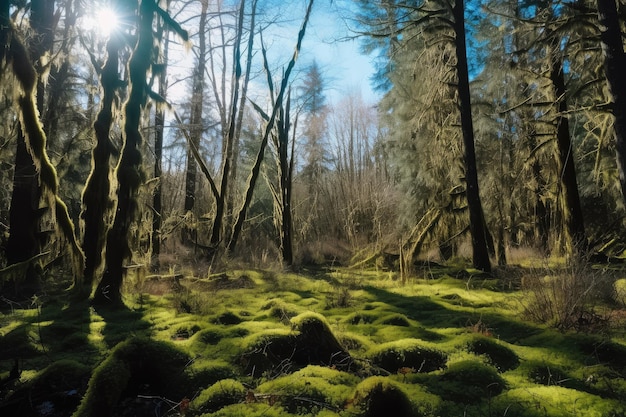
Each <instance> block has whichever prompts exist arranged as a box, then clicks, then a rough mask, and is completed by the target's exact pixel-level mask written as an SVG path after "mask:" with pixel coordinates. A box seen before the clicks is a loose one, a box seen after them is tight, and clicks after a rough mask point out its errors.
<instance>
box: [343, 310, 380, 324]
mask: <svg viewBox="0 0 626 417" xmlns="http://www.w3.org/2000/svg"><path fill="white" fill-rule="evenodd" d="M376 318H377V316H376V314H372V313H364V312H358V313H352V314H350V315H348V316H347V317H346V318H345V319H344V321H345V322H346V323H349V324H368V323H373V322H374V321H376Z"/></svg>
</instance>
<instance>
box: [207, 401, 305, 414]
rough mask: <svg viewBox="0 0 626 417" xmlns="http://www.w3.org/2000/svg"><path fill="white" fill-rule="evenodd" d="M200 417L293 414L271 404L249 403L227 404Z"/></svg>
mask: <svg viewBox="0 0 626 417" xmlns="http://www.w3.org/2000/svg"><path fill="white" fill-rule="evenodd" d="M202 417H293V414H289V413H288V412H286V411H285V410H283V409H282V408H281V407H277V406H276V405H273V404H272V405H270V404H267V403H250V404H234V405H229V406H226V407H224V408H222V409H221V410H218V411H216V412H215V413H211V414H203V415H202Z"/></svg>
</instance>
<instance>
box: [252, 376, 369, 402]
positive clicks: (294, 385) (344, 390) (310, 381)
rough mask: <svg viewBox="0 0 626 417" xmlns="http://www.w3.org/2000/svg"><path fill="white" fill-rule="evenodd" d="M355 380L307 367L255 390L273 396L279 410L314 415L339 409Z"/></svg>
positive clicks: (356, 380)
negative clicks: (281, 408) (328, 409)
mask: <svg viewBox="0 0 626 417" xmlns="http://www.w3.org/2000/svg"><path fill="white" fill-rule="evenodd" d="M357 382H358V378H356V377H354V376H352V375H350V374H347V373H344V372H340V371H335V370H332V369H330V368H322V367H319V366H308V367H306V368H304V369H301V370H300V371H298V372H295V373H294V374H292V375H286V376H282V377H279V378H276V379H274V380H272V381H269V382H265V383H263V384H261V385H259V386H258V388H257V389H256V392H258V393H259V394H266V395H273V396H274V397H275V399H276V401H277V402H278V403H280V404H281V405H282V407H283V408H284V409H285V410H286V411H288V412H290V413H293V414H310V413H311V414H316V413H318V412H319V411H321V410H323V409H325V408H330V409H336V410H339V409H342V408H343V406H344V404H345V403H346V401H347V400H348V398H349V396H350V394H351V393H352V390H353V388H352V387H353V386H354V385H356V384H357Z"/></svg>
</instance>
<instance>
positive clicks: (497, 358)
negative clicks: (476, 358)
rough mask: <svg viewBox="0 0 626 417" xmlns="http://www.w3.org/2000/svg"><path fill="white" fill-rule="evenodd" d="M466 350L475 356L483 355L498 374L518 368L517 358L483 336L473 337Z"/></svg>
mask: <svg viewBox="0 0 626 417" xmlns="http://www.w3.org/2000/svg"><path fill="white" fill-rule="evenodd" d="M467 350H469V351H470V352H472V353H474V354H476V355H485V356H486V357H487V359H488V360H489V363H491V364H492V365H493V366H495V367H496V369H498V370H499V371H500V372H504V371H508V370H510V369H515V368H517V367H518V366H519V358H518V357H517V355H516V354H515V352H513V351H512V350H511V349H509V348H508V347H506V346H504V345H502V344H500V343H498V342H497V341H495V340H493V339H490V338H488V337H485V336H475V337H474V338H473V339H472V340H471V341H469V342H468V344H467Z"/></svg>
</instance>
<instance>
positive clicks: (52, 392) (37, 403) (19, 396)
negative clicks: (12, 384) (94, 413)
mask: <svg viewBox="0 0 626 417" xmlns="http://www.w3.org/2000/svg"><path fill="white" fill-rule="evenodd" d="M90 372H91V368H89V367H88V366H86V365H83V364H82V363H79V362H76V361H73V360H69V359H64V360H60V361H57V362H54V363H52V364H51V365H50V366H48V367H47V368H45V369H44V370H42V371H41V372H39V373H38V374H37V375H36V376H35V377H34V378H33V379H32V380H30V381H28V382H27V383H25V384H23V385H21V386H20V385H18V388H17V389H16V390H15V391H14V392H10V393H9V395H8V396H7V397H6V398H4V397H0V398H2V400H3V401H2V402H0V414H1V415H4V416H24V417H30V416H33V417H34V416H41V415H59V416H60V415H70V414H71V413H72V412H73V411H74V410H76V407H78V404H79V403H80V398H81V395H82V394H83V393H84V392H85V389H86V387H87V380H88V379H89V374H90ZM2 388H6V387H2ZM2 394H4V393H2Z"/></svg>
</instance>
